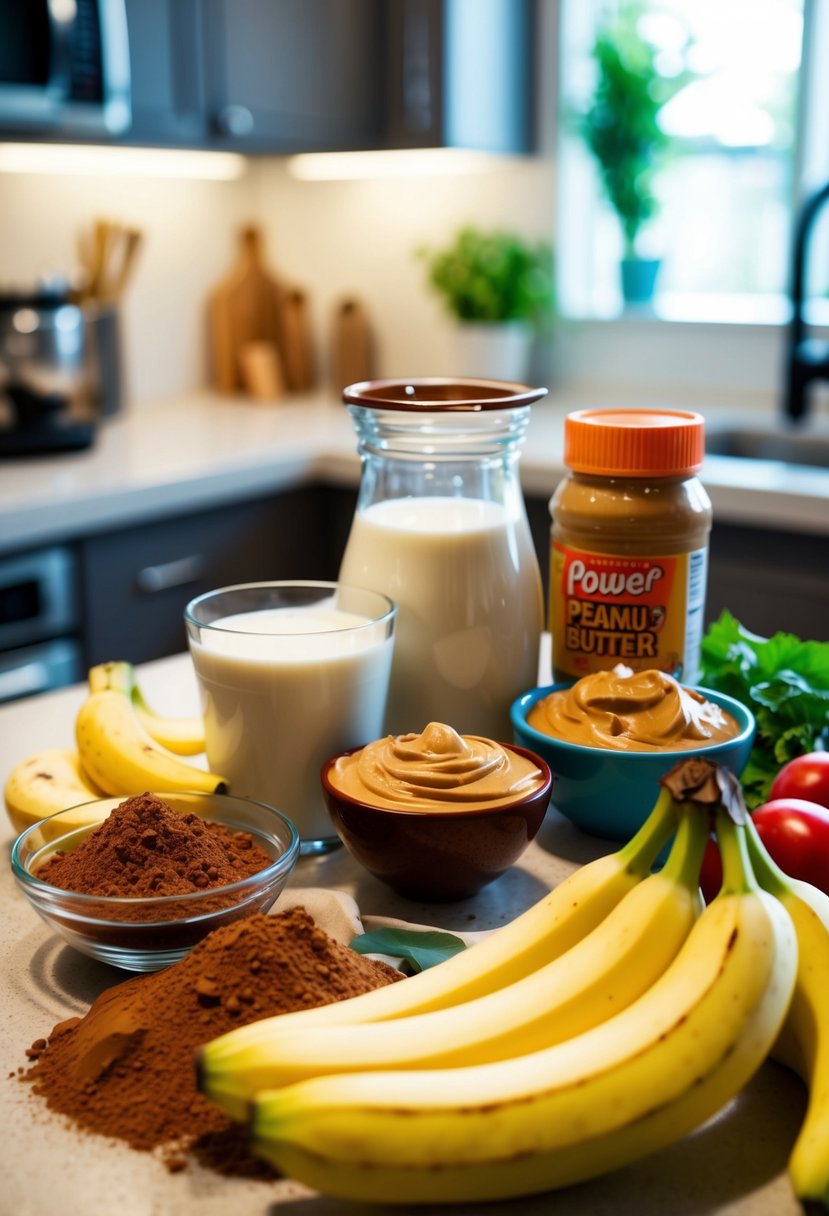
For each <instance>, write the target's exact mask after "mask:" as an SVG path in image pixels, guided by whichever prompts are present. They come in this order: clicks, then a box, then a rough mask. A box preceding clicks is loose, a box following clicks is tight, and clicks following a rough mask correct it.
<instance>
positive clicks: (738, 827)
mask: <svg viewBox="0 0 829 1216" xmlns="http://www.w3.org/2000/svg"><path fill="white" fill-rule="evenodd" d="M716 833H717V843H718V844H719V846H720V855H721V857H722V866H723V882H722V887H721V889H720V894H722V895H739V894H742V893H743V892H745V891H754V890H756V889H757V880H756V878H755V877H754V871H753V869H752V867H751V859H750V858H749V853H748V843H747V839H746V827H745V825H744V824H741V823H735V822H734V820H733V819H732V817H731V815H730V814H729V813H728V811H727V810H726V809H725V808H724V807H722V806H721V807H719V808H718V809H717V825H716Z"/></svg>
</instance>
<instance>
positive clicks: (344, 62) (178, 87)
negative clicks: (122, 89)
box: [124, 0, 385, 153]
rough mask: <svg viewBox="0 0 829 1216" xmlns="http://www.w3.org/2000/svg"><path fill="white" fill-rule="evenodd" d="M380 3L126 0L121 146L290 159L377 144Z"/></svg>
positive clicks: (364, 0) (350, 0)
mask: <svg viewBox="0 0 829 1216" xmlns="http://www.w3.org/2000/svg"><path fill="white" fill-rule="evenodd" d="M384 2H385V0H302V2H301V3H297V2H296V0H127V25H128V34H129V40H130V60H131V65H132V78H133V123H132V128H131V130H130V132H129V134H128V135H127V136H126V137H125V140H124V142H127V143H133V144H145V145H150V146H158V145H162V146H163V145H167V144H169V145H176V146H181V147H199V148H219V149H227V150H233V151H238V152H249V153H257V152H259V153H261V152H296V151H307V150H314V149H326V150H332V149H342V148H352V147H377V146H378V145H379V143H380V141H381V127H382V107H383V100H384V99H383V88H384V85H383V79H384V78H383V71H382V62H383V42H384V34H385V20H384Z"/></svg>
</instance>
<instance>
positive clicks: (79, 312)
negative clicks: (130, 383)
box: [0, 287, 117, 457]
mask: <svg viewBox="0 0 829 1216" xmlns="http://www.w3.org/2000/svg"><path fill="white" fill-rule="evenodd" d="M105 320H106V319H105V318H103V317H99V316H98V315H97V312H96V311H95V310H94V309H93V310H92V311H90V309H89V308H87V307H81V306H80V305H78V304H76V303H73V302H72V300H71V298H70V293H69V292H68V291H67V290H62V289H61V288H55V289H50V288H48V287H42V288H37V289H34V290H32V291H31V292H26V291H6V292H0V456H6V457H8V456H29V455H40V454H46V453H49V452H65V451H72V450H79V449H83V448H88V447H90V446H91V444H92V443H93V442H94V439H95V435H96V431H97V425H98V421H99V418H100V416H101V413H102V412H104V411H103V409H102V406H103V404H104V402H103V401H102V395H101V389H102V377H101V369H102V365H103V362H105V360H104V358H103V357H104V356H105V355H106V351H104V350H102V349H100V346H101V343H100V338H101V336H102V335H105V334H106V332H107V330H106V326H105V323H104V322H105ZM116 320H117V319H116ZM114 323H115V321H113V324H114ZM115 337H116V338H117V334H116V335H115ZM110 395H111V389H110ZM106 404H107V407H108V408H107V412H112V410H111V406H112V401H111V400H109V401H107V402H106Z"/></svg>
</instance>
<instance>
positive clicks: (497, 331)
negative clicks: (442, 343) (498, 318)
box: [455, 321, 533, 384]
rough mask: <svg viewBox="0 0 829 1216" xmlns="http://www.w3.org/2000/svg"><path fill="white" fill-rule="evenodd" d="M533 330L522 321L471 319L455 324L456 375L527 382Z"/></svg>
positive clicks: (520, 382)
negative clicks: (478, 320)
mask: <svg viewBox="0 0 829 1216" xmlns="http://www.w3.org/2000/svg"><path fill="white" fill-rule="evenodd" d="M532 342H533V333H532V330H531V329H530V328H529V326H528V325H525V324H524V323H523V322H521V321H507V322H504V323H500V322H489V321H481V322H472V321H465V322H461V323H459V324H458V325H457V326H456V327H455V362H456V367H455V375H456V376H470V377H474V378H476V379H482V380H511V381H514V382H516V383H519V384H525V383H526V380H527V376H528V375H529V367H530V354H531V351H532Z"/></svg>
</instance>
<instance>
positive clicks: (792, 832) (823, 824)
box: [751, 798, 829, 894]
mask: <svg viewBox="0 0 829 1216" xmlns="http://www.w3.org/2000/svg"><path fill="white" fill-rule="evenodd" d="M751 817H752V819H753V820H754V825H755V827H756V828H757V831H758V833H759V836H760V839H761V840H762V842H763V844H764V845H765V846H766V848H767V849H768V851H769V853H770V854H771V856H772V857H773V858H774V860H775V861H776V862H777V864H778V865H779V866H780V869H781V870H783V872H784V873H785V874H788V875H789V876H790V877H791V878H802V879H803V880H804V882H810V883H811V884H812V886H813V887H819V888H820V890H821V891H826V892H827V894H829V809H827V808H826V807H824V806H821V805H820V804H819V803H816V802H807V801H806V800H805V799H803V798H773V799H772V800H771V801H770V802H766V803H764V805H763V806H759V807H758V808H757V810H756V811H754V812H753V813H752V816H751Z"/></svg>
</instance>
